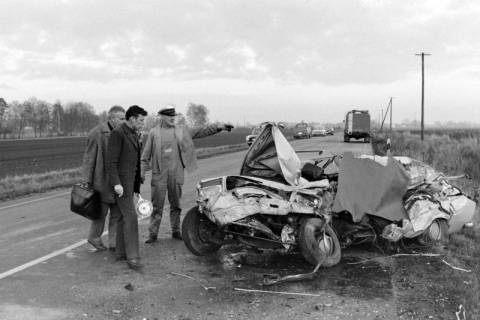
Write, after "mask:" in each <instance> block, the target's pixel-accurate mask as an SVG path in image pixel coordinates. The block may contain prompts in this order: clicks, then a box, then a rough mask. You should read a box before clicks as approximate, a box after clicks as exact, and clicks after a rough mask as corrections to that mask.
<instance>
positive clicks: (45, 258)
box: [0, 239, 87, 280]
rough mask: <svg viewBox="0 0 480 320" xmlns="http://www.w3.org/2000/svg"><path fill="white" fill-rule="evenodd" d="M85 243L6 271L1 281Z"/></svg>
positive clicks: (0, 278)
mask: <svg viewBox="0 0 480 320" xmlns="http://www.w3.org/2000/svg"><path fill="white" fill-rule="evenodd" d="M85 243H87V240H85V239H84V240H82V241H79V242H77V243H74V244H72V245H71V246H68V247H66V248H63V249H60V250H57V251H54V252H52V253H50V254H47V255H46V256H43V257H41V258H38V259H35V260H32V261H30V262H27V263H25V264H22V265H21V266H18V267H16V268H13V269H10V270H8V271H5V272H3V273H0V280H2V279H4V278H6V277H9V276H11V275H13V274H15V273H17V272H20V271H23V270H25V269H27V268H30V267H33V266H35V265H37V264H39V263H42V262H44V261H47V260H49V259H51V258H54V257H56V256H59V255H61V254H63V253H65V252H68V251H70V250H73V249H75V248H78V247H80V246H82V245H84V244H85Z"/></svg>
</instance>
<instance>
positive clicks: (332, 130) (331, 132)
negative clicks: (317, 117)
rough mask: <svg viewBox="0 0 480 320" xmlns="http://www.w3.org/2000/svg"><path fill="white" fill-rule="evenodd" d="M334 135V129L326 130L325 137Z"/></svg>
mask: <svg viewBox="0 0 480 320" xmlns="http://www.w3.org/2000/svg"><path fill="white" fill-rule="evenodd" d="M334 134H335V129H334V128H327V136H333V135H334Z"/></svg>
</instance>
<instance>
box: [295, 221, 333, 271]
mask: <svg viewBox="0 0 480 320" xmlns="http://www.w3.org/2000/svg"><path fill="white" fill-rule="evenodd" d="M298 242H299V246H300V252H301V254H302V256H303V257H304V258H305V260H307V261H308V262H309V263H311V264H312V265H315V266H316V265H317V264H318V263H319V262H321V265H322V266H323V267H331V266H334V265H336V264H337V263H339V262H340V258H341V250H342V249H341V247H340V242H339V241H338V237H337V234H336V233H335V231H334V230H333V229H332V227H331V226H330V225H328V224H327V225H325V221H324V220H322V219H319V218H306V219H304V220H303V221H302V223H301V225H300V233H299V239H298ZM322 261H323V262H322Z"/></svg>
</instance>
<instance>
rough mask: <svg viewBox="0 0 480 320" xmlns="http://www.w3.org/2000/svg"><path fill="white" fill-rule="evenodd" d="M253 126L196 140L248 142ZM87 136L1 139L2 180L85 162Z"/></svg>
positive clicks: (211, 143)
mask: <svg viewBox="0 0 480 320" xmlns="http://www.w3.org/2000/svg"><path fill="white" fill-rule="evenodd" d="M249 133H250V129H244V128H240V129H235V130H233V131H232V132H220V133H218V134H216V135H213V136H210V137H206V138H202V139H196V140H194V142H195V146H196V147H197V148H207V147H216V146H223V145H231V144H239V143H245V136H246V135H247V134H249ZM85 144H86V137H62V138H45V139H28V140H5V141H2V140H0V179H1V178H4V177H6V176H15V175H24V174H35V173H44V172H48V171H54V170H64V169H72V168H78V167H80V166H81V165H82V157H83V152H84V150H85Z"/></svg>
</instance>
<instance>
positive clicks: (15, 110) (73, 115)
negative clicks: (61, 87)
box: [0, 97, 106, 139]
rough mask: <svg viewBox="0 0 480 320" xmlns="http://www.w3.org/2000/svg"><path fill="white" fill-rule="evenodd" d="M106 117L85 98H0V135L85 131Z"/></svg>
mask: <svg viewBox="0 0 480 320" xmlns="http://www.w3.org/2000/svg"><path fill="white" fill-rule="evenodd" d="M102 118H103V119H104V118H106V113H105V112H103V113H102V114H99V115H97V114H96V113H95V110H94V108H93V106H91V105H90V104H88V103H86V102H69V103H66V104H62V103H61V102H60V101H57V102H55V103H49V102H47V101H44V100H39V99H37V98H35V97H32V98H30V99H28V100H25V101H23V102H19V101H12V102H10V103H7V102H6V101H5V100H4V99H3V98H0V137H1V138H3V139H9V138H16V139H21V138H26V137H29V138H30V137H34V138H37V137H51V136H75V135H85V134H86V133H88V131H89V130H90V129H91V128H93V127H94V126H95V125H97V124H98V123H99V121H101V120H102Z"/></svg>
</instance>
